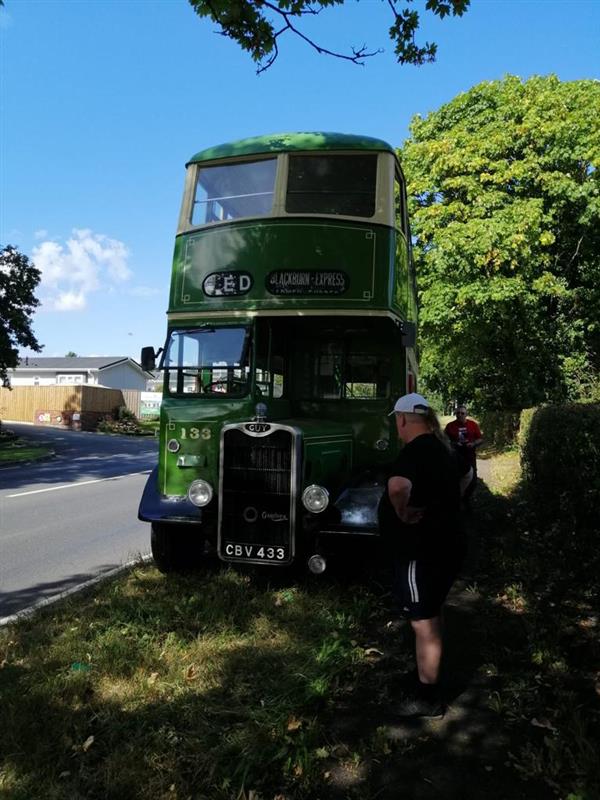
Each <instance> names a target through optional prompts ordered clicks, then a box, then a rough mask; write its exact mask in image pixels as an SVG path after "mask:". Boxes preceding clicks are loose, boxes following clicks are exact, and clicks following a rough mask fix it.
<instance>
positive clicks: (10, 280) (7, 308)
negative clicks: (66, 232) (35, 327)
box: [0, 245, 41, 386]
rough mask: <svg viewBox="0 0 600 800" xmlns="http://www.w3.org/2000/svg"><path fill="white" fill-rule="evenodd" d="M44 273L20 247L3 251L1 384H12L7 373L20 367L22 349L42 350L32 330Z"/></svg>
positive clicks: (0, 259) (0, 275) (0, 270)
mask: <svg viewBox="0 0 600 800" xmlns="http://www.w3.org/2000/svg"><path fill="white" fill-rule="evenodd" d="M40 278H41V273H40V271H39V269H37V268H36V267H35V266H34V265H33V264H32V262H31V261H30V260H29V259H28V258H27V256H25V255H23V254H22V253H19V251H18V250H17V248H16V247H13V246H12V245H6V247H3V248H2V249H1V250H0V382H1V383H2V384H3V385H4V386H6V385H8V372H7V370H9V369H12V368H14V367H16V366H17V364H18V361H19V346H21V347H28V348H30V349H31V350H35V351H36V352H39V351H40V350H41V347H40V345H39V344H38V341H37V339H36V338H35V336H34V334H33V331H32V330H31V315H32V314H33V311H34V309H35V308H37V306H38V305H39V300H38V299H37V298H36V297H35V294H34V292H35V289H36V287H37V285H38V283H39V282H40Z"/></svg>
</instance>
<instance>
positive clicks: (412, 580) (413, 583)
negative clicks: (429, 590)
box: [408, 561, 419, 603]
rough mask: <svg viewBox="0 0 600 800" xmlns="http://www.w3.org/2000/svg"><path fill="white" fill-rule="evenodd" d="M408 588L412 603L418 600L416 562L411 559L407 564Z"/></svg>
mask: <svg viewBox="0 0 600 800" xmlns="http://www.w3.org/2000/svg"><path fill="white" fill-rule="evenodd" d="M408 588H409V589H410V599H411V600H412V602H413V603H418V602H419V587H418V586H417V562H416V561H411V562H410V563H409V565H408Z"/></svg>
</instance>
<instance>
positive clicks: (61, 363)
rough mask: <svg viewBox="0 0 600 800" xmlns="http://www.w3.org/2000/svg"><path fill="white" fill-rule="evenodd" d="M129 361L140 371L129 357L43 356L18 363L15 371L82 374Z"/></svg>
mask: <svg viewBox="0 0 600 800" xmlns="http://www.w3.org/2000/svg"><path fill="white" fill-rule="evenodd" d="M126 361H129V362H130V363H131V364H132V365H133V366H135V367H137V369H139V370H140V371H142V368H141V367H140V365H139V364H138V363H137V361H134V360H133V359H132V358H129V356H89V357H88V356H65V357H63V358H51V357H48V358H46V357H44V356H28V357H27V358H22V359H20V361H19V364H18V366H17V367H16V369H17V370H19V371H22V370H29V371H32V372H33V371H36V372H39V371H41V370H52V371H53V372H56V371H57V370H60V371H65V372H73V371H74V372H83V371H87V370H98V371H100V370H103V369H107V368H108V367H114V366H115V365H116V364H122V363H124V362H126Z"/></svg>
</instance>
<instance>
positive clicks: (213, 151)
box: [188, 131, 394, 164]
mask: <svg viewBox="0 0 600 800" xmlns="http://www.w3.org/2000/svg"><path fill="white" fill-rule="evenodd" d="M310 150H337V151H344V150H359V151H364V150H368V151H378V152H381V151H384V152H389V153H393V152H394V148H393V147H392V146H391V145H390V144H388V143H387V142H384V141H383V140H382V139H373V138H371V137H370V136H353V135H351V134H346V133H328V132H318V131H313V132H306V133H274V134H269V135H267V136H253V137H251V138H249V139H240V140H239V141H237V142H227V143H226V144H220V145H217V146H216V147H209V148H207V149H206V150H201V151H200V152H199V153H196V155H194V156H192V158H190V160H189V162H188V163H190V164H195V163H197V162H200V161H215V160H218V159H221V158H231V157H233V156H238V157H243V156H250V155H260V154H263V153H282V152H286V153H288V152H297V151H310Z"/></svg>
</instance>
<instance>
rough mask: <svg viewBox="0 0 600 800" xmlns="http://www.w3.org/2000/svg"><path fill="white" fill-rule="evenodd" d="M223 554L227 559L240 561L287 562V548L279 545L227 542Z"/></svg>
mask: <svg viewBox="0 0 600 800" xmlns="http://www.w3.org/2000/svg"><path fill="white" fill-rule="evenodd" d="M223 554H224V555H225V558H232V559H236V560H240V561H274V562H278V561H280V562H284V561H287V552H286V548H285V547H281V546H277V545H266V544H240V543H239V542H235V543H234V542H227V544H226V545H225V546H224V548H223Z"/></svg>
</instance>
